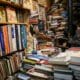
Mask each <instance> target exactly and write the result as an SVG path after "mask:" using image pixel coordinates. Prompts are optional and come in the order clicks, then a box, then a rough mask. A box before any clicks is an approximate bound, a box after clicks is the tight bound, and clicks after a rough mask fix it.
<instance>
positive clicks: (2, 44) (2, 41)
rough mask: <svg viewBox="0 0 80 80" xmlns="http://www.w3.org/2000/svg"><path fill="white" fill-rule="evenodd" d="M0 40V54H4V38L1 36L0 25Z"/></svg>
mask: <svg viewBox="0 0 80 80" xmlns="http://www.w3.org/2000/svg"><path fill="white" fill-rule="evenodd" d="M0 42H1V48H2V56H4V55H5V45H4V38H3V33H2V30H1V27H0Z"/></svg>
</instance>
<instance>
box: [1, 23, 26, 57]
mask: <svg viewBox="0 0 80 80" xmlns="http://www.w3.org/2000/svg"><path fill="white" fill-rule="evenodd" d="M26 47H27V32H26V26H25V25H14V24H13V25H3V26H0V56H5V55H7V54H10V53H11V52H13V51H17V50H22V49H24V48H26Z"/></svg>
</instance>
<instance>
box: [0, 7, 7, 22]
mask: <svg viewBox="0 0 80 80" xmlns="http://www.w3.org/2000/svg"><path fill="white" fill-rule="evenodd" d="M0 22H2V23H4V22H6V12H5V9H4V7H2V6H0Z"/></svg>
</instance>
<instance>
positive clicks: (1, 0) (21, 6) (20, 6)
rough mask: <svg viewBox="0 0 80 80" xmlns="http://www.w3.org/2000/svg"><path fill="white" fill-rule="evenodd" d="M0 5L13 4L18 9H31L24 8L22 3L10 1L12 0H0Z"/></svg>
mask: <svg viewBox="0 0 80 80" xmlns="http://www.w3.org/2000/svg"><path fill="white" fill-rule="evenodd" d="M0 5H6V6H11V7H13V8H16V9H23V10H27V11H29V9H27V8H24V7H23V5H20V4H17V3H14V2H10V1H3V0H0Z"/></svg>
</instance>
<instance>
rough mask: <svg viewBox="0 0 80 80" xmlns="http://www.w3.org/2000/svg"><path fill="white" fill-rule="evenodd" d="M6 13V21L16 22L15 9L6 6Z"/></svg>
mask: <svg viewBox="0 0 80 80" xmlns="http://www.w3.org/2000/svg"><path fill="white" fill-rule="evenodd" d="M6 13H7V21H8V22H9V23H17V16H16V11H15V9H13V8H10V7H7V8H6Z"/></svg>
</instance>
